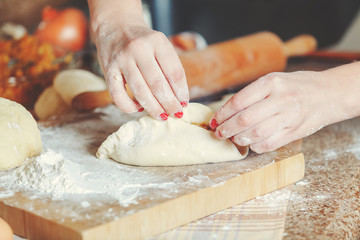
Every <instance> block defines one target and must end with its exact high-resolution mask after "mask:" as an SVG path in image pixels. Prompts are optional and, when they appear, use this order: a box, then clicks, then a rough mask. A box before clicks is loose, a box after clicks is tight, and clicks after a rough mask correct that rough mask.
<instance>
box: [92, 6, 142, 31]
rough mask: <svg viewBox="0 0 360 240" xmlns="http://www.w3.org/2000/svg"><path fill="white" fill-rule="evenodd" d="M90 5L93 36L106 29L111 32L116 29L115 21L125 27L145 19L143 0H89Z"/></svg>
mask: <svg viewBox="0 0 360 240" xmlns="http://www.w3.org/2000/svg"><path fill="white" fill-rule="evenodd" d="M88 4H89V10H90V20H91V26H90V27H91V31H92V33H93V34H95V33H99V31H104V29H105V30H106V29H109V31H111V30H110V29H113V28H114V27H115V26H113V25H112V22H113V21H114V20H116V22H117V23H118V24H121V23H123V24H124V25H125V24H128V22H129V21H132V19H142V18H143V13H142V3H141V0H88ZM109 21H110V22H109ZM107 25H109V27H107ZM111 25H112V26H111Z"/></svg>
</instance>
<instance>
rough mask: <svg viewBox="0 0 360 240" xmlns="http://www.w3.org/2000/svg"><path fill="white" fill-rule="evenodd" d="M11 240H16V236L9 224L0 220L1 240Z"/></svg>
mask: <svg viewBox="0 0 360 240" xmlns="http://www.w3.org/2000/svg"><path fill="white" fill-rule="evenodd" d="M11 239H14V236H13V232H12V230H11V228H10V226H9V224H7V222H5V221H4V220H3V219H2V218H0V240H11Z"/></svg>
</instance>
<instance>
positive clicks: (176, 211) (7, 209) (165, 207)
mask: <svg viewBox="0 0 360 240" xmlns="http://www.w3.org/2000/svg"><path fill="white" fill-rule="evenodd" d="M212 165H216V164H212ZM213 169H214V170H213V172H212V173H211V174H209V176H210V175H213V177H214V178H216V177H219V176H221V175H223V174H228V175H229V176H230V177H229V178H228V179H227V180H225V181H224V182H219V183H217V184H214V185H213V186H210V187H205V188H198V189H193V190H188V191H185V193H182V194H179V195H178V196H176V197H175V198H172V199H163V200H158V201H157V202H152V201H151V196H145V197H143V200H142V201H139V204H137V205H136V206H132V207H131V210H129V209H128V211H125V209H124V207H123V206H120V205H116V204H106V205H105V206H102V207H99V208H96V207H94V208H91V209H88V210H86V211H85V212H83V213H82V214H84V215H87V216H88V217H86V218H85V217H84V219H80V220H79V219H72V217H71V211H72V209H73V210H74V211H76V206H74V205H75V204H76V202H75V201H74V202H73V203H72V202H71V201H68V202H67V203H66V204H64V203H61V202H59V201H53V200H52V199H50V198H49V199H45V198H44V199H31V197H29V196H28V195H27V194H26V193H17V194H16V195H14V196H11V197H8V198H6V199H1V201H0V217H2V218H4V219H5V220H6V221H7V222H8V223H9V224H10V225H11V226H12V228H13V230H14V233H15V234H17V235H19V236H23V237H26V238H28V239H54V240H56V239H59V240H65V239H66V240H72V239H74V240H75V239H83V240H91V239H144V238H146V237H149V236H153V235H156V234H158V233H161V232H164V231H167V230H170V229H172V228H175V227H177V226H180V225H183V224H185V223H188V222H191V221H193V220H196V219H199V218H201V217H204V216H207V215H209V214H212V213H215V212H217V211H220V210H223V209H226V208H228V207H230V206H233V205H236V204H239V203H241V202H244V201H247V200H249V199H252V198H255V197H257V196H260V195H263V194H265V193H268V192H271V191H274V190H276V189H279V188H281V187H284V186H286V185H288V184H291V183H293V182H295V181H298V180H300V179H302V178H303V176H304V158H303V154H302V153H296V152H295V151H293V150H289V149H280V150H279V151H278V152H276V154H274V153H273V154H268V155H267V154H263V155H256V154H254V153H252V154H250V155H249V157H248V158H247V159H246V160H243V161H235V162H228V163H223V164H218V168H213ZM229 169H231V173H230V172H229ZM179 188H181V186H179ZM179 192H181V191H179ZM153 194H156V193H153ZM30 206H31V207H30ZM110 208H111V209H113V211H118V212H119V214H118V216H117V218H116V219H113V220H108V221H104V222H103V223H101V224H99V223H96V221H95V220H96V218H98V215H99V214H100V215H101V214H106V212H107V210H108V209H110ZM44 209H46V214H38V213H37V212H41V211H44ZM60 216H62V217H61V218H60ZM66 216H67V217H66Z"/></svg>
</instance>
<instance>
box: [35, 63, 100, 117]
mask: <svg viewBox="0 0 360 240" xmlns="http://www.w3.org/2000/svg"><path fill="white" fill-rule="evenodd" d="M105 89H106V84H105V81H104V79H102V78H101V77H98V76H96V75H95V74H93V73H91V72H89V71H86V70H82V69H71V70H65V71H62V72H60V73H58V74H57V75H56V76H55V79H54V83H53V86H51V87H49V88H47V89H45V91H44V92H42V94H41V95H40V96H39V98H38V99H37V101H36V103H35V108H34V110H35V113H36V115H37V116H38V118H39V119H40V120H45V119H47V118H49V117H51V116H53V115H61V114H64V113H67V112H70V111H71V102H72V99H73V98H74V97H75V96H77V95H78V94H80V93H83V92H89V91H102V90H105Z"/></svg>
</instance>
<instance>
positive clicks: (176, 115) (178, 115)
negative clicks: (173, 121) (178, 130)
mask: <svg viewBox="0 0 360 240" xmlns="http://www.w3.org/2000/svg"><path fill="white" fill-rule="evenodd" d="M174 115H175V117H177V118H182V117H183V115H184V113H183V112H182V111H179V112H177V113H175V114H174Z"/></svg>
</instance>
